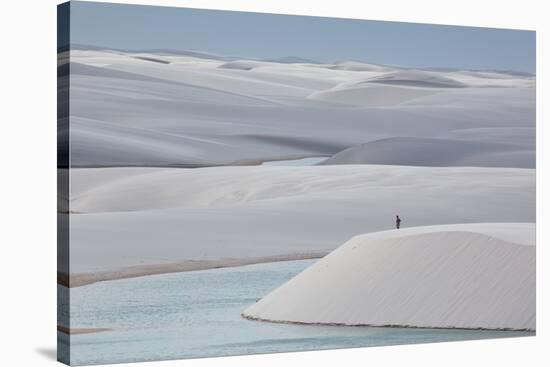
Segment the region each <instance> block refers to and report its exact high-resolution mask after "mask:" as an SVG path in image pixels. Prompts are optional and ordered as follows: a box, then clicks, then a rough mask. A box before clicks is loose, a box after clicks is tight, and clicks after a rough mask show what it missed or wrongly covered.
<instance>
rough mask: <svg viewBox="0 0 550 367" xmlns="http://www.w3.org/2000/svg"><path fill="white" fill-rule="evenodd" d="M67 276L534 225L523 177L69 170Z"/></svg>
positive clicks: (407, 171) (381, 170)
mask: <svg viewBox="0 0 550 367" xmlns="http://www.w3.org/2000/svg"><path fill="white" fill-rule="evenodd" d="M70 210H71V211H73V212H76V213H79V214H74V215H71V223H70V224H71V232H70V234H71V273H72V274H81V273H93V272H96V271H112V270H117V269H121V268H124V267H128V266H140V265H143V264H171V263H177V262H181V261H188V260H223V259H229V258H231V259H247V258H248V259H250V258H254V257H261V256H273V255H296V254H304V253H318V252H321V251H330V250H333V249H335V248H336V247H337V246H339V245H340V244H342V243H343V242H345V241H346V240H348V239H349V238H351V237H352V236H354V235H359V234H363V233H368V232H374V231H380V230H384V229H389V228H392V227H393V218H394V216H395V215H396V214H400V215H401V216H402V217H403V226H404V227H412V226H423V225H432V224H450V223H464V222H468V223H471V222H488V221H499V222H533V221H535V170H533V169H517V168H467V167H450V168H440V167H406V166H389V165H381V166H371V165H334V166H310V167H283V166H280V167H276V166H273V167H270V166H254V167H212V168H199V169H183V168H165V169H163V168H143V167H141V168H138V167H136V168H131V167H129V168H86V169H73V170H71V202H70Z"/></svg>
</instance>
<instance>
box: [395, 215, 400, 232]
mask: <svg viewBox="0 0 550 367" xmlns="http://www.w3.org/2000/svg"><path fill="white" fill-rule="evenodd" d="M395 227H396V228H397V229H399V227H401V218H399V215H396V216H395Z"/></svg>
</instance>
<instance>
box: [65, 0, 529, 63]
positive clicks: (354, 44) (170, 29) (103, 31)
mask: <svg viewBox="0 0 550 367" xmlns="http://www.w3.org/2000/svg"><path fill="white" fill-rule="evenodd" d="M71 43H73V44H83V45H92V46H100V47H108V48H116V49H124V50H148V49H149V50H150V49H169V50H194V51H203V52H209V53H214V54H219V55H224V56H232V57H239V58H254V59H273V58H281V57H286V56H296V57H301V58H306V59H311V60H314V61H318V62H338V61H363V62H367V63H375V64H385V65H398V66H409V67H444V68H458V69H483V70H515V71H527V72H535V50H536V46H535V32H533V31H522V30H507V29H493V28H475V27H457V26H442V25H431V24H416V23H404V22H384V21H370V20H353V19H337V18H324V17H305V16H292V15H276V14H261V13H246V12H231V11H215V10H199V9H189V8H174V7H160V6H143V5H124V4H109V3H93V2H78V1H77V2H74V1H73V2H72V3H71Z"/></svg>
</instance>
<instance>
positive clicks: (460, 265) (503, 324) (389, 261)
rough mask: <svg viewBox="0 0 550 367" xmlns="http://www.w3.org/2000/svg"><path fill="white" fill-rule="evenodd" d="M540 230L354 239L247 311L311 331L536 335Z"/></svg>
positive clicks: (506, 226) (515, 227)
mask: <svg viewBox="0 0 550 367" xmlns="http://www.w3.org/2000/svg"><path fill="white" fill-rule="evenodd" d="M534 245H535V225H534V224H533V223H478V224H461V225H447V226H429V227H419V228H410V229H403V230H392V231H386V232H378V233H371V234H367V235H361V236H356V237H354V238H352V239H351V240H349V241H348V242H346V243H345V244H344V245H342V246H341V247H339V248H338V249H337V250H335V251H334V252H332V253H331V254H329V255H328V256H326V257H325V258H323V259H322V260H320V261H318V262H317V263H315V264H314V265H312V266H311V267H309V268H308V269H306V270H305V271H303V272H302V273H301V274H299V275H297V276H296V277H295V278H293V279H291V280H290V281H288V282H287V283H285V284H284V285H282V286H281V287H279V288H277V289H276V290H274V291H273V292H271V293H270V294H268V295H267V296H266V297H264V298H263V299H261V300H260V301H259V302H257V303H255V304H253V305H252V306H250V307H249V308H247V309H246V310H245V311H244V313H243V315H244V316H245V317H248V318H251V319H259V320H267V321H276V322H297V323H307V324H338V325H375V326H388V325H392V326H412V327H437V328H473V329H478V328H483V329H519V330H535V328H536V318H535V308H536V307H535V303H536V302H535V301H536V300H535V247H534Z"/></svg>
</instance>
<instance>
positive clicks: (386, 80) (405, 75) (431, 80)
mask: <svg viewBox="0 0 550 367" xmlns="http://www.w3.org/2000/svg"><path fill="white" fill-rule="evenodd" d="M365 83H380V84H391V85H401V86H410V87H425V88H464V87H467V86H468V85H467V84H465V83H462V82H459V81H457V80H455V79H452V78H450V77H446V76H443V75H441V73H436V72H428V71H419V70H401V71H394V72H391V73H387V74H382V75H378V76H375V77H373V78H370V79H368V80H366V81H365Z"/></svg>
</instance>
